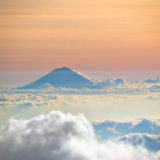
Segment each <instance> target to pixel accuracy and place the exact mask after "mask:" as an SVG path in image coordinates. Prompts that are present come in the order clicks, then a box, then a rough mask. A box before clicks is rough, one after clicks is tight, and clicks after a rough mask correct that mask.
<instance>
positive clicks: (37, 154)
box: [0, 111, 160, 160]
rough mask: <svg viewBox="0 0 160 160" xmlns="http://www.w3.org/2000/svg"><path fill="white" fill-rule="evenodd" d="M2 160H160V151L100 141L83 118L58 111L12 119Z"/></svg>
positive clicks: (0, 147)
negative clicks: (28, 117) (26, 118)
mask: <svg viewBox="0 0 160 160" xmlns="http://www.w3.org/2000/svg"><path fill="white" fill-rule="evenodd" d="M0 159H2V160H22V159H23V160H124V159H125V160H159V159H160V152H155V153H153V152H150V151H148V150H147V149H145V148H143V146H141V145H137V146H133V145H131V144H129V143H128V144H126V143H124V142H121V141H111V140H107V141H103V142H100V141H98V140H97V138H96V136H95V134H94V131H93V128H92V125H91V124H90V123H89V122H88V121H87V119H86V118H85V117H84V116H83V115H79V116H72V115H71V114H64V113H62V112H59V111H56V112H52V113H50V114H48V115H41V116H38V117H35V118H32V119H30V120H21V119H19V120H18V119H11V120H10V121H9V122H8V123H7V124H5V125H4V126H3V127H2V129H1V130H0Z"/></svg>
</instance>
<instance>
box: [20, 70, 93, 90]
mask: <svg viewBox="0 0 160 160" xmlns="http://www.w3.org/2000/svg"><path fill="white" fill-rule="evenodd" d="M46 84H49V85H51V86H53V87H56V88H59V87H62V88H77V89H80V88H90V87H92V86H93V85H94V84H93V82H92V81H91V80H89V79H88V78H86V77H85V76H83V75H81V74H80V73H78V72H76V71H73V70H71V69H70V68H67V67H62V68H57V69H55V70H53V71H51V72H50V73H48V74H47V75H45V76H43V77H41V78H40V79H38V80H36V81H34V82H32V83H30V84H27V85H25V86H23V87H20V88H19V89H38V88H41V87H42V88H43V86H45V85H46Z"/></svg>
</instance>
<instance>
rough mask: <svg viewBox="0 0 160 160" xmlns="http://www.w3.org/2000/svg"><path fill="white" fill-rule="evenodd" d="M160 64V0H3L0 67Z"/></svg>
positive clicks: (157, 66)
mask: <svg viewBox="0 0 160 160" xmlns="http://www.w3.org/2000/svg"><path fill="white" fill-rule="evenodd" d="M60 66H68V67H72V68H76V69H109V70H119V69H124V70H130V69H135V70H136V69H142V70H147V69H152V70H159V69H160V1H159V0H134V1H131V0H14V1H13V0H2V1H0V69H53V68H55V67H60Z"/></svg>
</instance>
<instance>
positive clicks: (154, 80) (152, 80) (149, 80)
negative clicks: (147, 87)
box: [144, 76, 160, 83]
mask: <svg viewBox="0 0 160 160" xmlns="http://www.w3.org/2000/svg"><path fill="white" fill-rule="evenodd" d="M144 83H160V79H159V76H157V77H156V79H147V80H145V81H144Z"/></svg>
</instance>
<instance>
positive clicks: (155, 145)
mask: <svg viewBox="0 0 160 160" xmlns="http://www.w3.org/2000/svg"><path fill="white" fill-rule="evenodd" d="M120 140H122V141H124V142H125V143H129V144H131V143H132V144H133V145H140V144H141V145H143V146H145V147H146V148H147V149H148V150H150V151H154V152H156V151H160V135H150V134H141V133H132V134H128V135H125V136H123V137H120Z"/></svg>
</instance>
